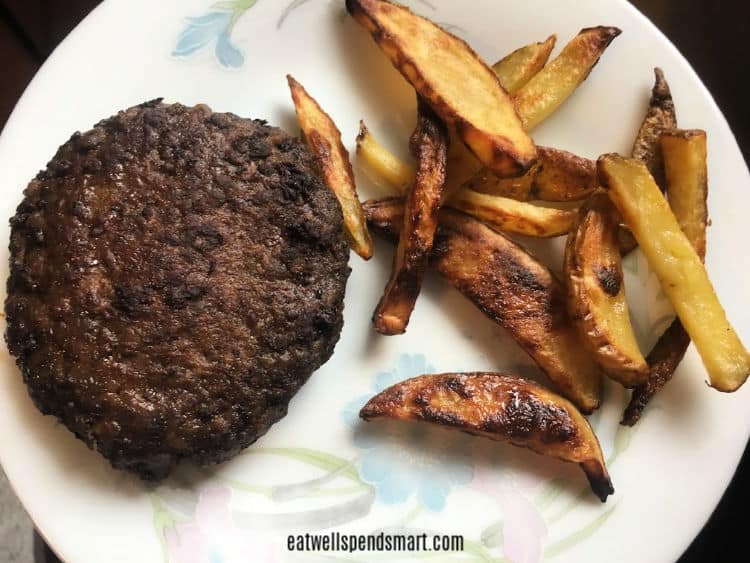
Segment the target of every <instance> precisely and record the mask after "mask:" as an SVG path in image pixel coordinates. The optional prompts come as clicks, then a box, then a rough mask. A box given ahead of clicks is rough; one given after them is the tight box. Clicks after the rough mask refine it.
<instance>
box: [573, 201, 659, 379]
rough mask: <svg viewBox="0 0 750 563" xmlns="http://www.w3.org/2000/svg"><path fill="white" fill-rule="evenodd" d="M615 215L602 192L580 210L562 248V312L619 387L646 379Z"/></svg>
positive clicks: (613, 209) (646, 367)
mask: <svg viewBox="0 0 750 563" xmlns="http://www.w3.org/2000/svg"><path fill="white" fill-rule="evenodd" d="M618 223H619V221H618V213H617V210H616V209H615V208H614V206H613V205H612V202H611V201H610V200H609V197H607V194H605V193H596V194H594V195H593V196H591V198H589V200H588V201H587V202H586V203H585V204H584V205H583V206H582V207H581V209H580V211H579V214H578V219H577V221H576V225H575V227H574V228H573V229H572V230H571V232H570V234H569V235H568V241H567V244H566V246H565V260H564V275H565V282H566V283H565V285H566V287H567V290H568V299H567V306H568V313H569V314H570V316H571V317H572V319H573V322H574V323H575V324H576V326H577V327H578V329H579V331H580V333H581V336H582V338H583V341H584V343H585V344H586V345H587V346H588V347H589V349H590V350H591V353H592V355H593V357H594V360H595V361H596V362H597V363H598V364H599V365H600V366H601V367H602V369H603V370H604V373H605V374H607V375H608V376H610V377H611V378H612V379H614V380H616V381H618V382H619V383H621V384H622V385H623V386H625V387H634V386H636V385H638V384H639V383H642V382H643V381H644V380H645V379H646V375H647V373H648V365H647V364H646V360H645V359H644V357H643V355H642V354H641V351H640V350H639V349H638V343H637V342H636V339H635V334H634V333H633V327H632V325H631V324H630V317H629V316H628V307H627V302H626V301H625V286H624V284H623V272H622V263H621V261H620V250H619V246H618V241H617V228H618Z"/></svg>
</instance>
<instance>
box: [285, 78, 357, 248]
mask: <svg viewBox="0 0 750 563" xmlns="http://www.w3.org/2000/svg"><path fill="white" fill-rule="evenodd" d="M286 78H287V81H288V82H289V89H290V90H291V92H292V100H293V101H294V109H295V110H296V112H297V120H298V121H299V125H300V128H301V129H302V133H303V134H304V136H305V140H306V142H307V145H308V147H310V151H311V152H312V154H313V156H314V157H315V160H316V161H317V164H318V167H319V168H320V172H321V175H322V177H323V180H324V181H325V183H326V185H327V186H328V187H329V188H330V189H331V191H333V193H335V194H336V197H337V198H338V200H339V204H340V205H341V211H342V212H343V214H344V226H345V227H346V232H347V235H348V238H349V243H350V246H351V247H352V249H353V250H354V251H355V252H356V253H357V254H359V255H360V256H361V257H362V258H364V259H365V260H368V259H369V258H370V257H371V256H372V239H371V238H370V233H369V232H368V230H367V222H366V221H365V217H364V214H363V212H362V205H361V204H360V202H359V198H358V197H357V188H356V186H355V184H354V172H353V171H352V165H351V162H349V153H348V152H347V151H346V149H345V148H344V145H343V144H342V143H341V132H340V131H339V130H338V128H337V127H336V124H335V123H334V122H333V120H332V119H331V118H330V116H329V115H328V114H327V113H326V112H325V111H323V109H322V108H321V107H320V105H319V104H318V102H316V101H315V99H314V98H313V97H312V96H310V94H308V93H307V91H306V90H305V88H304V87H303V86H302V84H300V83H299V82H297V81H296V80H295V79H294V78H293V77H292V76H291V75H287V77H286Z"/></svg>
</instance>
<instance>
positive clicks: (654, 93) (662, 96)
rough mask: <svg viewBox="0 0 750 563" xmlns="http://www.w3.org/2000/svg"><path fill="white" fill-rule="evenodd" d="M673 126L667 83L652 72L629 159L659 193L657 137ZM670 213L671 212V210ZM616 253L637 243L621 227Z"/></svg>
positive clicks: (659, 72) (660, 168) (660, 170)
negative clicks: (644, 171) (644, 169)
mask: <svg viewBox="0 0 750 563" xmlns="http://www.w3.org/2000/svg"><path fill="white" fill-rule="evenodd" d="M675 127H677V115H676V113H675V109H674V102H673V101H672V93H671V92H670V90H669V84H668V83H667V80H666V78H664V72H662V70H661V69H660V68H655V69H654V87H653V89H652V90H651V100H650V101H649V104H648V110H647V111H646V116H645V117H644V118H643V122H642V123H641V127H640V129H639V130H638V135H637V136H636V138H635V142H634V143H633V151H632V152H631V156H632V157H633V158H636V159H638V160H640V161H641V162H643V163H644V164H645V165H646V167H647V168H648V171H649V172H650V173H651V175H652V176H653V177H654V180H656V183H657V184H658V186H659V187H660V188H661V190H662V191H664V189H665V185H666V183H665V179H664V159H663V158H662V150H661V146H660V145H659V138H660V137H661V135H662V134H663V133H664V132H666V131H669V130H671V129H674V128H675ZM673 211H674V209H673ZM619 238H620V254H621V255H622V256H626V255H627V254H629V253H630V252H631V251H632V250H633V249H634V248H635V247H637V246H638V243H637V242H636V241H635V238H634V237H633V234H632V233H631V232H630V231H629V230H628V228H627V227H625V226H624V225H623V226H621V227H620V232H619Z"/></svg>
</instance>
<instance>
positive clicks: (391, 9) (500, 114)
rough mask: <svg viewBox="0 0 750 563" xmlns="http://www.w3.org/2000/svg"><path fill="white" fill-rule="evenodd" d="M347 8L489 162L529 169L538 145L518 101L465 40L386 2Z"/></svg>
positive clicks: (505, 170) (361, 1) (514, 170)
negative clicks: (519, 109) (532, 136)
mask: <svg viewBox="0 0 750 563" xmlns="http://www.w3.org/2000/svg"><path fill="white" fill-rule="evenodd" d="M346 7H347V10H348V11H349V13H350V14H351V15H352V17H353V18H354V19H355V20H356V21H357V22H359V23H360V24H361V25H362V26H363V27H364V28H365V29H367V30H368V31H369V32H370V34H371V35H372V37H373V39H374V40H375V42H376V43H377V44H378V45H379V46H380V48H381V49H382V51H383V52H384V53H385V55H386V56H387V57H388V58H389V60H390V61H391V63H392V64H393V66H394V67H395V68H396V69H397V70H398V71H399V72H400V73H401V74H402V75H403V76H404V78H406V80H408V81H409V83H410V84H411V85H412V86H413V87H414V89H415V90H416V91H417V93H418V94H419V95H420V96H422V97H423V98H424V99H425V100H426V101H427V102H428V103H429V104H430V106H431V107H432V109H433V110H434V111H435V113H437V114H438V115H439V116H440V117H441V118H442V119H443V120H444V121H445V122H446V124H448V125H449V126H450V127H452V128H453V129H454V130H455V131H456V132H457V133H458V135H459V136H460V138H461V140H462V141H463V142H464V143H465V144H466V145H467V146H468V147H469V148H471V151H472V152H473V153H474V154H475V155H476V157H477V158H478V159H479V160H480V161H481V162H482V163H483V164H484V165H485V166H487V167H489V168H491V169H492V170H494V171H495V172H497V173H498V174H501V175H506V176H515V175H518V174H522V173H523V172H525V171H526V170H528V169H529V167H530V166H531V165H532V164H533V163H534V161H535V160H536V149H535V147H534V143H533V142H532V140H531V138H530V137H529V135H528V134H527V133H526V131H525V130H524V128H523V126H522V124H521V119H520V118H519V117H518V114H517V113H516V108H515V105H514V104H513V100H512V99H511V98H510V96H508V94H507V92H505V90H504V89H503V87H502V86H501V85H500V82H499V80H498V78H497V75H496V74H495V73H494V72H493V70H492V69H491V68H490V67H488V66H487V64H486V63H485V62H484V61H483V60H482V59H481V58H480V57H479V55H477V54H476V53H475V52H474V50H473V49H472V48H471V47H470V46H469V45H468V44H467V43H466V42H465V41H463V40H462V39H459V38H458V37H456V36H455V35H452V34H450V33H448V32H447V31H445V30H444V29H442V28H440V27H439V26H437V25H436V24H434V23H433V22H431V21H430V20H428V19H426V18H423V17H421V16H418V15H416V14H414V13H412V12H411V10H409V9H408V8H405V7H403V6H399V5H396V4H392V3H390V2H387V1H385V0H346Z"/></svg>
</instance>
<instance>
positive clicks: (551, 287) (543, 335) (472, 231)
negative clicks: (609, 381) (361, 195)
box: [363, 198, 601, 414]
mask: <svg viewBox="0 0 750 563" xmlns="http://www.w3.org/2000/svg"><path fill="white" fill-rule="evenodd" d="M363 208H364V210H365V215H366V216H367V222H368V225H369V226H370V228H371V229H372V230H373V231H374V232H375V233H376V234H379V235H381V236H383V237H384V238H385V239H386V240H390V241H394V240H398V231H399V228H400V221H401V215H402V213H403V199H401V198H386V199H383V200H377V201H366V202H365V203H364V204H363ZM488 236H491V237H492V241H494V245H495V246H494V247H493V248H492V253H491V256H488V257H485V258H484V259H483V261H482V262H481V263H479V262H476V259H477V257H476V256H472V255H468V254H467V255H466V256H465V257H463V255H460V254H456V250H455V248H453V247H454V246H455V245H456V244H458V245H460V246H469V245H474V246H476V247H477V248H478V249H479V250H481V249H482V248H483V246H482V244H484V243H483V242H482V238H483V237H488ZM485 242H486V241H485ZM498 245H499V247H497V246H498ZM469 254H470V253H469ZM467 264H468V265H469V266H468V267H470V270H469V271H467V270H466V269H465V267H466V266H467ZM472 264H473V266H471V265H472ZM430 266H432V267H433V268H435V270H436V271H437V272H438V273H440V274H441V275H442V276H443V277H444V278H445V279H446V281H447V282H448V283H450V284H451V285H452V286H453V287H455V288H456V289H457V290H458V291H459V292H460V293H462V294H463V295H464V297H466V298H467V299H469V301H471V302H472V303H473V304H474V306H475V307H477V308H478V309H479V310H480V311H481V312H482V313H483V314H484V315H485V316H487V317H488V318H489V319H490V320H492V321H493V322H495V323H497V324H499V325H500V326H502V327H504V328H505V329H506V330H508V333H509V335H510V336H511V337H512V338H513V339H514V340H515V341H516V343H517V344H518V345H519V346H520V347H521V348H522V349H523V350H524V351H525V352H526V353H527V354H529V356H530V357H531V358H532V359H533V360H534V361H535V362H536V363H537V365H539V367H540V368H541V370H542V371H543V372H544V373H545V374H546V375H547V376H548V377H549V378H550V380H551V381H552V382H553V383H554V384H555V386H556V388H558V389H559V390H560V392H561V393H562V394H563V395H564V396H565V397H567V398H568V399H569V400H571V401H572V402H573V403H575V404H576V406H577V407H578V408H579V410H581V412H584V413H587V414H588V413H591V412H593V411H594V410H595V409H597V408H598V407H599V405H600V402H601V374H600V372H599V369H598V367H597V366H596V364H595V363H594V361H593V359H591V357H590V355H589V354H588V352H587V351H586V350H585V349H584V347H583V344H582V343H581V342H580V337H579V336H578V331H577V330H576V328H575V327H574V326H573V324H572V322H571V320H570V318H569V317H568V314H567V312H566V311H565V295H564V294H565V290H564V288H563V287H562V284H561V283H560V281H559V280H558V279H557V278H556V277H555V276H554V275H553V274H552V273H551V272H550V271H549V269H548V268H547V267H546V266H545V265H544V264H542V263H541V262H539V261H538V260H537V259H536V258H534V257H533V256H532V255H531V254H529V253H528V252H527V251H526V250H524V249H523V247H521V246H520V245H518V244H517V243H515V242H513V241H511V240H510V239H509V238H508V237H506V236H504V235H502V234H501V233H499V232H497V231H496V230H494V229H492V228H491V227H489V226H488V225H486V224H484V223H482V222H481V221H478V220H477V219H474V218H472V217H470V216H468V215H466V214H464V213H461V212H460V211H455V210H452V209H441V211H440V224H439V226H438V232H437V235H436V237H435V245H434V248H433V252H432V255H431V257H430ZM480 270H481V272H480ZM574 366H575V367H574Z"/></svg>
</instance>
